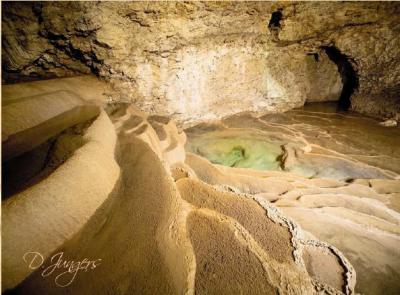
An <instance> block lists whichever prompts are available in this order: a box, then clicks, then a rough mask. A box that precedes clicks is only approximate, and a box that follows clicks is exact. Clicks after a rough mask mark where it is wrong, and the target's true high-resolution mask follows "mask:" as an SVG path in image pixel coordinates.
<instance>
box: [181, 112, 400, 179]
mask: <svg viewBox="0 0 400 295" xmlns="http://www.w3.org/2000/svg"><path fill="white" fill-rule="evenodd" d="M399 131H400V129H399V128H396V127H395V128H387V127H383V126H380V125H379V122H378V121H377V120H375V119H372V118H369V117H365V116H361V115H358V114H354V113H348V112H338V111H336V106H335V105H334V104H321V105H319V104H314V105H312V106H305V107H304V108H302V109H297V110H293V111H290V112H287V113H283V114H268V115H265V116H262V117H259V118H256V117H254V116H252V115H250V114H239V115H236V116H232V117H229V118H226V119H224V120H222V121H218V122H212V123H203V124H200V125H197V126H195V127H192V128H188V129H186V130H185V132H186V133H187V135H188V143H187V144H186V150H187V151H188V152H191V153H195V154H197V155H200V156H202V157H204V158H207V159H208V160H209V161H210V162H212V163H214V164H219V165H223V166H229V167H237V168H252V169H256V170H272V171H289V172H295V173H297V174H300V175H302V176H305V177H308V178H318V177H329V178H335V179H338V180H346V181H350V180H351V179H354V178H383V179H386V178H389V179H390V178H394V177H396V175H397V174H396V173H398V172H399V171H398V170H399V167H400V163H399V162H400V151H399V149H398V148H396V147H399V146H400V132H399Z"/></svg>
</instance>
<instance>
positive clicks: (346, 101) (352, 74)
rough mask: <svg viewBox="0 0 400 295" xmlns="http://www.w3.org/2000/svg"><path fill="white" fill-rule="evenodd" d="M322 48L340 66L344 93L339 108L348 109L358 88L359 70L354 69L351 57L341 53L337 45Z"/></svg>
mask: <svg viewBox="0 0 400 295" xmlns="http://www.w3.org/2000/svg"><path fill="white" fill-rule="evenodd" d="M322 49H323V50H324V51H325V52H326V54H327V55H328V57H329V58H330V60H332V61H333V62H334V63H335V64H336V65H337V67H338V71H339V74H340V76H341V78H342V84H343V89H342V93H341V95H340V98H339V102H338V110H344V111H347V110H349V108H350V106H351V100H350V99H351V96H352V94H353V93H354V91H355V90H356V89H357V88H358V76H357V72H356V71H355V70H354V68H353V65H352V64H351V62H350V60H349V57H348V56H346V55H345V54H343V53H341V52H340V50H339V49H338V48H336V47H335V46H325V47H322Z"/></svg>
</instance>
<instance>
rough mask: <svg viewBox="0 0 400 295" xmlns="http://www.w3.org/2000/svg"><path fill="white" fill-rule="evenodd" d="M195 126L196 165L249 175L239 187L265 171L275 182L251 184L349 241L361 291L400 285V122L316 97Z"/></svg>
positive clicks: (314, 229)
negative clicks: (388, 123)
mask: <svg viewBox="0 0 400 295" xmlns="http://www.w3.org/2000/svg"><path fill="white" fill-rule="evenodd" d="M185 132H186V133H187V135H188V142H187V144H186V150H187V151H188V153H189V160H187V162H189V164H191V167H192V168H193V167H195V172H196V173H199V174H200V175H202V177H203V179H204V180H206V181H208V182H212V181H215V182H217V183H218V184H219V185H221V184H225V185H227V186H232V187H234V188H237V187H238V183H237V182H236V180H234V179H233V178H234V177H236V176H238V175H240V177H242V178H241V180H240V181H241V182H240V183H241V184H242V185H243V186H240V185H239V191H243V190H246V189H248V184H247V183H248V179H245V178H244V177H249V176H250V177H254V176H257V177H261V178H262V179H263V181H264V182H265V183H264V184H262V185H260V186H261V187H262V186H265V185H269V189H267V190H266V189H260V188H259V187H257V188H254V187H253V188H250V189H249V190H248V191H246V192H247V193H250V194H253V195H255V196H257V197H259V198H261V199H267V200H268V201H269V202H272V203H273V204H275V206H277V207H278V208H279V210H281V211H282V212H284V214H285V215H287V216H289V217H290V218H292V219H293V220H295V221H296V222H297V223H298V224H299V225H300V226H301V227H302V228H303V229H304V230H305V231H306V232H308V233H309V234H311V235H312V236H315V237H316V238H318V239H320V240H322V241H325V242H327V243H329V244H331V245H334V246H335V247H337V248H338V249H339V250H340V251H342V253H343V254H344V255H345V256H346V258H348V259H349V261H350V262H351V264H352V265H353V266H354V268H355V270H356V273H357V286H356V292H361V293H363V294H381V292H382V290H383V288H385V290H386V292H387V294H396V292H397V291H398V290H399V289H400V285H399V282H400V273H399V269H400V253H399V249H400V239H399V233H400V230H399V225H400V219H399V217H400V215H399V213H398V212H399V211H400V206H399V205H400V202H399V199H400V194H399V192H398V191H400V180H399V174H398V173H399V172H400V148H399V147H400V128H397V127H384V126H381V125H380V124H379V121H377V120H376V119H373V118H370V117H365V116H362V115H360V114H356V113H352V112H343V111H338V110H337V108H336V105H335V104H327V103H322V104H319V103H314V104H310V105H306V106H304V107H303V108H300V109H295V110H292V111H289V112H286V113H279V114H267V115H264V116H261V117H258V118H257V117H255V116H253V115H252V114H248V113H242V114H237V115H234V116H231V117H228V118H225V119H223V120H221V121H214V122H210V123H203V124H199V125H197V126H194V127H191V128H188V129H186V130H185ZM199 156H200V157H202V158H207V159H208V160H209V161H211V163H213V164H214V167H217V168H218V169H220V170H223V171H224V172H225V173H226V174H227V175H230V177H231V178H228V177H227V178H223V177H221V176H219V175H217V176H215V174H216V172H215V171H213V172H211V171H209V172H208V173H204V172H203V171H201V170H200V168H199V164H196V165H197V166H196V165H194V164H195V161H194V160H193V159H197V157H199ZM196 161H197V162H198V160H196ZM249 168H250V169H249ZM210 175H213V176H210ZM294 175H295V176H294ZM299 176H301V177H304V179H302V180H299V179H298V177H299ZM210 178H212V180H210ZM291 178H293V179H291ZM280 181H281V182H280ZM288 182H289V183H290V185H289V186H287V183H288ZM306 182H307V183H313V185H311V186H309V185H306V184H305V183H306ZM299 183H302V184H300V185H299ZM285 184H286V186H285ZM234 188H233V189H234ZM385 294H386V293H385Z"/></svg>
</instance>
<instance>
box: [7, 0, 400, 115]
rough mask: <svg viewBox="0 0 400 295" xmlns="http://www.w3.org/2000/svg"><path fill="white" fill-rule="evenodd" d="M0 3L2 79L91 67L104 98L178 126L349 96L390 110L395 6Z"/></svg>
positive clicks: (395, 66)
mask: <svg viewBox="0 0 400 295" xmlns="http://www.w3.org/2000/svg"><path fill="white" fill-rule="evenodd" d="M2 5H3V22H2V24H3V54H2V61H3V80H4V82H6V83H8V82H13V81H21V80H22V79H42V78H48V77H65V76H70V75H76V74H88V73H93V74H95V75H98V76H100V77H102V78H104V79H106V80H108V81H111V82H112V84H113V85H114V87H115V90H116V92H115V93H114V95H113V99H114V100H119V101H129V102H134V103H135V104H136V105H137V106H139V107H140V108H141V109H142V110H145V111H147V112H151V113H157V114H163V115H172V116H173V117H174V118H176V119H177V120H178V121H180V122H184V123H191V122H194V121H199V120H205V119H213V118H218V117H222V116H226V115H229V114H232V113H236V112H239V111H255V112H277V111H285V110H288V109H291V108H293V107H298V106H301V105H303V104H304V102H305V101H307V100H308V101H326V100H338V99H344V100H346V99H347V100H348V98H349V96H350V95H351V107H352V108H353V109H354V110H356V111H360V112H364V113H368V114H371V115H375V116H388V117H391V116H394V115H395V114H396V112H399V108H400V103H399V101H398V96H397V93H398V85H399V74H400V63H399V62H398V60H399V56H398V55H399V53H398V48H399V45H400V38H399V22H398V14H399V9H400V5H399V4H398V3H394V2H387V3H380V2H376V3H351V2H348V3H318V2H314V3H279V2H274V3H269V2H268V3H267V2H265V3H263V2H189V3H187V2H162V3H161V2H133V3H129V2H124V3H112V2H100V3H85V2H77V3H72V2H65V3H51V4H50V3H11V2H3V4H2ZM272 16H274V17H272ZM331 49H333V50H331ZM330 52H334V54H333V55H332V54H329V53H330ZM335 54H336V56H334V55H335ZM335 63H336V65H335ZM343 64H345V65H346V66H343ZM338 69H339V71H338ZM342 89H346V93H347V96H346V95H345V96H346V97H344V98H343V97H342V96H343V95H342V94H343V93H342V94H341V91H342ZM346 103H347V104H348V103H349V102H345V104H346Z"/></svg>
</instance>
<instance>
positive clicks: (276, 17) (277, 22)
mask: <svg viewBox="0 0 400 295" xmlns="http://www.w3.org/2000/svg"><path fill="white" fill-rule="evenodd" d="M282 17H283V14H282V8H279V9H278V10H277V11H274V12H273V13H272V14H271V19H270V21H269V24H268V28H270V29H273V28H280V27H281V20H282Z"/></svg>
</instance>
